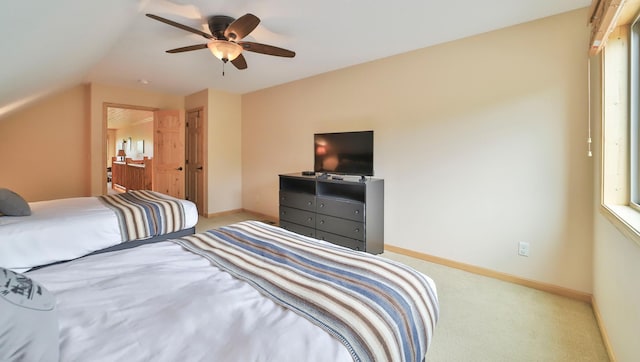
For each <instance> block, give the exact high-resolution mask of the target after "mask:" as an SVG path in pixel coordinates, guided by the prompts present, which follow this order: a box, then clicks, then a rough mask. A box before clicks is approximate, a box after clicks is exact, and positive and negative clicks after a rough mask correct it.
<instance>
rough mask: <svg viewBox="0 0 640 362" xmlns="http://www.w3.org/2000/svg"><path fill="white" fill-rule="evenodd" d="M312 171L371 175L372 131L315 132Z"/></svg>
mask: <svg viewBox="0 0 640 362" xmlns="http://www.w3.org/2000/svg"><path fill="white" fill-rule="evenodd" d="M314 153H315V161H314V171H315V172H324V173H332V174H341V175H358V176H373V131H358V132H339V133H316V134H315V135H314Z"/></svg>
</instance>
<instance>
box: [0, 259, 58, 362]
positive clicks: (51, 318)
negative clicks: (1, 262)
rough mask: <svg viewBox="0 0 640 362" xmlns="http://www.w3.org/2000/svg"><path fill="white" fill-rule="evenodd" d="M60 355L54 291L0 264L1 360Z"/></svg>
mask: <svg viewBox="0 0 640 362" xmlns="http://www.w3.org/2000/svg"><path fill="white" fill-rule="evenodd" d="M59 355H60V347H59V332H58V316H57V312H56V301H55V297H54V296H53V294H51V293H50V292H49V291H48V290H47V289H45V288H44V287H43V286H42V285H40V284H38V283H37V282H36V281H34V280H32V279H31V278H29V277H28V276H26V275H24V274H18V273H15V272H13V271H11V270H8V269H4V268H1V267H0V361H58V360H59Z"/></svg>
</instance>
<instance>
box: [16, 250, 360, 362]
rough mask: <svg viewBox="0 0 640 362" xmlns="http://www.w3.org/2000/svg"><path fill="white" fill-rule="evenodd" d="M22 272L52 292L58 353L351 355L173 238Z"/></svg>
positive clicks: (225, 357) (244, 357) (82, 356)
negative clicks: (56, 315) (58, 340)
mask: <svg viewBox="0 0 640 362" xmlns="http://www.w3.org/2000/svg"><path fill="white" fill-rule="evenodd" d="M27 274H28V275H29V276H30V277H32V278H33V279H35V280H37V281H38V282H40V283H41V284H42V285H44V286H45V287H46V288H47V289H48V290H49V291H50V292H52V293H53V294H54V295H55V296H56V299H57V309H58V322H59V328H60V360H61V361H125V360H126V361H267V360H269V361H281V362H286V361H292V362H293V361H296V362H299V361H318V362H321V361H322V362H326V361H335V362H339V361H352V358H351V355H350V354H349V353H348V351H347V350H346V348H344V346H343V345H342V344H341V343H340V342H339V341H338V340H337V339H335V338H333V337H332V336H330V335H329V334H328V333H327V332H325V331H324V330H322V329H320V328H319V327H317V326H315V325H314V324H312V323H311V322H309V321H308V320H306V319H305V318H302V317H300V316H298V315H297V314H295V313H293V312H292V311H289V310H287V309H286V308H284V307H281V306H279V305H278V304H276V303H274V302H273V301H271V300H270V299H268V298H266V297H264V296H262V295H261V294H260V293H259V292H258V291H257V290H256V289H254V288H253V287H252V286H250V285H249V284H248V283H246V282H243V281H240V280H238V279H236V278H233V277H232V276H231V275H230V274H228V273H226V272H223V271H221V270H219V269H217V268H216V267H213V266H212V265H211V264H210V263H209V261H207V260H206V259H204V258H202V257H201V256H199V255H196V254H193V253H191V252H188V251H186V250H184V249H183V248H182V247H181V246H179V245H177V244H175V243H173V242H168V241H167V242H159V243H154V244H147V245H143V246H140V247H138V248H135V249H128V250H122V251H116V252H111V253H106V254H99V255H93V256H89V257H86V258H81V259H77V260H74V261H71V262H68V263H65V264H59V265H54V266H50V267H47V268H44V269H40V270H36V271H33V272H28V273H27Z"/></svg>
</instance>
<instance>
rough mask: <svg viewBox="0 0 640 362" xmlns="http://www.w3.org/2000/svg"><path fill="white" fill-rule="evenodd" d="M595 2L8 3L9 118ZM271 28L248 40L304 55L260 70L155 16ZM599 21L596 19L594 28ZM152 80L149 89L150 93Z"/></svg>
mask: <svg viewBox="0 0 640 362" xmlns="http://www.w3.org/2000/svg"><path fill="white" fill-rule="evenodd" d="M590 3H591V0H517V1H516V0H483V1H478V0H446V1H442V0H441V1H433V0H396V1H389V0H387V1H382V0H323V1H300V0H174V1H169V0H109V1H97V0H56V1H50V0H30V1H3V2H2V3H1V4H0V33H2V34H3V39H2V45H3V46H2V48H3V55H2V57H1V58H0V59H1V60H0V117H2V116H3V115H4V114H6V113H8V112H10V111H11V110H12V109H15V108H17V107H19V106H20V105H22V104H24V103H28V102H29V101H31V100H33V99H35V98H37V97H39V96H41V95H43V94H47V93H48V92H51V91H55V90H58V89H61V88H63V87H67V86H71V85H75V84H79V83H81V82H97V83H104V84H113V85H121V86H126V87H139V88H145V89H148V90H151V91H158V92H167V93H171V94H177V95H188V94H191V93H194V92H197V91H200V90H202V89H205V88H213V89H219V90H224V91H228V92H232V93H246V92H251V91H255V90H259V89H263V88H267V87H270V86H274V85H278V84H283V83H286V82H290V81H293V80H297V79H302V78H306V77H310V76H313V75H316V74H320V73H324V72H328V71H331V70H335V69H340V68H345V67H348V66H352V65H355V64H359V63H364V62H368V61H371V60H375V59H379V58H383V57H388V56H391V55H394V54H399V53H404V52H407V51H411V50H415V49H419V48H424V47H427V46H431V45H435V44H439V43H443V42H447V41H451V40H455V39H460V38H464V37H468V36H471V35H474V34H479V33H483V32H487V31H491V30H495V29H499V28H503V27H507V26H511V25H515V24H518V23H522V22H527V21H531V20H535V19H538V18H542V17H547V16H550V15H555V14H559V13H562V12H566V11H570V10H574V9H577V8H582V7H586V6H589V4H590ZM249 12H250V13H252V14H254V15H256V16H258V17H259V18H260V19H261V23H260V24H259V25H258V27H257V28H256V29H255V30H254V31H253V32H252V33H251V34H249V35H248V36H247V37H246V38H245V39H244V40H247V41H254V42H259V43H265V44H269V45H275V46H278V47H281V48H286V49H290V50H293V51H295V52H296V57H295V58H281V57H273V56H267V55H262V54H257V53H251V52H247V51H245V52H244V53H243V54H244V56H245V59H246V61H247V64H248V69H246V70H237V69H235V68H234V67H233V66H232V65H231V64H230V63H228V64H227V65H226V66H225V76H222V62H221V61H219V60H217V59H216V58H215V57H214V56H213V55H212V54H211V53H210V52H209V51H208V50H207V49H202V50H196V51H192V52H186V53H178V54H168V53H165V50H167V49H172V48H177V47H181V46H187V45H194V44H201V43H206V40H205V39H204V38H203V37H201V36H198V35H195V34H192V33H189V32H187V31H184V30H181V29H178V28H175V27H172V26H169V25H167V24H164V23H161V22H158V21H156V20H153V19H150V18H148V17H146V16H144V14H145V13H152V14H156V15H159V16H162V17H165V18H168V19H171V20H173V21H176V22H178V23H181V24H184V25H187V26H190V27H193V28H197V29H202V30H203V31H207V32H208V29H207V28H206V19H207V17H209V16H211V15H228V16H232V17H234V18H238V17H240V16H242V15H244V14H246V13H249ZM586 26H587V19H586V18H585V27H586ZM141 79H144V80H147V81H148V82H149V84H147V85H143V84H141V83H139V80H141Z"/></svg>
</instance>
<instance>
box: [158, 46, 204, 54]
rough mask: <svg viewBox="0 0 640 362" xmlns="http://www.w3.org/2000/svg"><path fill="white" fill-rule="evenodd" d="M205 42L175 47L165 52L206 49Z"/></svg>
mask: <svg viewBox="0 0 640 362" xmlns="http://www.w3.org/2000/svg"><path fill="white" fill-rule="evenodd" d="M206 48H207V44H198V45H189V46H187V47H182V48H175V49H169V50H167V53H182V52H190V51H192V50H199V49H206Z"/></svg>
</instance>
